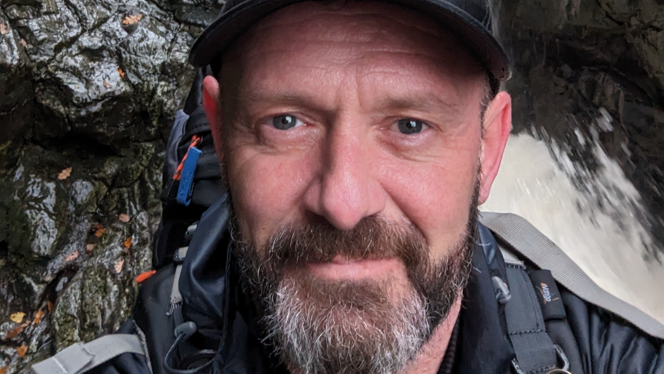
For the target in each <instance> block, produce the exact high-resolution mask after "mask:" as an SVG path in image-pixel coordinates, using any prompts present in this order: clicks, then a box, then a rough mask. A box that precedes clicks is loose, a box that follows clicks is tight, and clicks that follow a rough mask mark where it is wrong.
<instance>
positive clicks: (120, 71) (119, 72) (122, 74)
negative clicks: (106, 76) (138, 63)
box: [118, 68, 125, 79]
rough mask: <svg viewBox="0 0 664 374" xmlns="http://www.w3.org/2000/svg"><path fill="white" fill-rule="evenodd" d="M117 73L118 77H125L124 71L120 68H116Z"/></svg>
mask: <svg viewBox="0 0 664 374" xmlns="http://www.w3.org/2000/svg"><path fill="white" fill-rule="evenodd" d="M118 74H120V78H122V79H124V77H125V72H124V71H122V68H118Z"/></svg>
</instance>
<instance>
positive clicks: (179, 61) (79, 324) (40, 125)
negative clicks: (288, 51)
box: [0, 0, 220, 373]
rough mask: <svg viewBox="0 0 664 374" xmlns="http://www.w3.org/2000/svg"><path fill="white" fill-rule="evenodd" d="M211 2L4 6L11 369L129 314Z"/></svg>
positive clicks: (4, 338) (0, 205) (3, 347)
mask: <svg viewBox="0 0 664 374" xmlns="http://www.w3.org/2000/svg"><path fill="white" fill-rule="evenodd" d="M219 8H220V4H219V3H218V2H217V1H212V0H201V1H196V0H191V1H189V0H179V1H178V0H174V1H165V0H151V1H147V0H129V1H125V0H123V1H119V0H90V1H88V0H86V1H81V0H67V1H64V0H29V1H27V0H2V1H1V2H0V10H1V11H0V123H1V124H2V126H1V127H2V131H0V373H5V372H6V373H15V372H19V371H21V370H22V369H23V368H25V367H27V365H28V364H29V363H32V362H35V361H39V360H41V359H43V358H45V357H47V356H50V355H52V354H53V353H55V352H56V351H58V350H60V349H62V348H64V347H66V346H68V345H70V344H72V343H74V342H76V341H80V340H84V341H89V340H92V339H94V338H96V337H98V336H99V335H102V334H105V333H108V332H111V331H113V330H115V329H117V328H118V327H119V325H120V324H121V323H122V322H123V321H124V320H126V319H127V318H128V316H129V315H130V313H131V309H132V306H133V303H134V299H135V295H136V289H137V285H136V283H135V281H134V278H135V277H136V276H137V275H138V274H140V273H142V272H143V271H145V270H148V269H149V267H150V261H151V253H150V242H151V232H153V231H154V229H155V228H156V224H157V223H158V219H159V214H160V202H159V193H160V191H161V173H162V165H163V150H164V147H165V140H166V137H167V136H168V131H169V129H170V125H171V122H172V119H173V116H174V114H175V111H176V110H177V109H178V108H179V107H180V106H181V102H182V100H183V99H184V97H185V96H186V93H187V92H188V90H189V88H190V85H191V81H192V79H193V70H192V68H191V67H190V66H189V65H188V63H187V54H188V49H189V46H190V45H191V43H192V42H193V40H194V39H195V37H196V36H197V35H198V34H199V33H200V31H201V30H202V29H201V28H202V27H204V26H205V25H206V24H208V23H209V22H210V21H211V20H212V19H213V18H214V16H215V15H216V14H217V13H218V11H219Z"/></svg>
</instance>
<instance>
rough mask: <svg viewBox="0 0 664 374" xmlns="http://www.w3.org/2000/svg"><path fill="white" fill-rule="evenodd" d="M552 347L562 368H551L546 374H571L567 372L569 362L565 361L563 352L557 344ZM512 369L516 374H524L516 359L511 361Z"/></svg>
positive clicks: (565, 357)
mask: <svg viewBox="0 0 664 374" xmlns="http://www.w3.org/2000/svg"><path fill="white" fill-rule="evenodd" d="M553 346H554V347H555V348H556V356H558V360H559V361H560V363H561V364H562V368H553V369H551V370H549V371H547V372H546V374H572V373H571V372H569V371H568V370H569V360H568V359H567V356H565V352H563V350H562V348H560V346H559V345H558V344H554V345H553ZM512 368H514V372H515V373H516V374H526V373H525V372H524V371H523V370H521V367H520V366H519V362H518V361H517V360H516V358H514V359H512Z"/></svg>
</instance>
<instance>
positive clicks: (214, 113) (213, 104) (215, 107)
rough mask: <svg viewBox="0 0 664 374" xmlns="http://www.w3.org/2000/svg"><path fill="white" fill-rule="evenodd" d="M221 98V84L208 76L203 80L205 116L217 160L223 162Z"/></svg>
mask: <svg viewBox="0 0 664 374" xmlns="http://www.w3.org/2000/svg"><path fill="white" fill-rule="evenodd" d="M220 99H221V97H220V93H219V82H218V81H217V79H216V78H214V77H213V76H211V75H208V76H207V77H205V79H204V80H203V109H204V110H205V116H206V117H207V120H208V122H209V123H210V130H211V132H212V139H213V141H214V150H215V152H216V153H217V158H218V159H219V161H221V158H222V156H223V152H222V148H221V145H222V143H223V142H222V131H221V123H222V118H221V117H222V115H221V108H220V105H221V100H220Z"/></svg>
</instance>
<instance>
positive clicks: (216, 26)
mask: <svg viewBox="0 0 664 374" xmlns="http://www.w3.org/2000/svg"><path fill="white" fill-rule="evenodd" d="M302 1H303V0H227V2H226V4H225V5H224V8H223V9H222V11H221V13H220V15H219V18H217V19H216V20H215V21H214V22H213V23H212V24H211V25H210V26H208V28H207V29H205V31H203V34H201V36H199V37H198V39H197V40H196V42H195V43H194V46H193V47H192V48H191V53H190V54H189V62H190V63H191V64H192V65H194V66H195V67H204V66H206V65H209V64H210V63H211V62H212V60H213V59H214V58H215V57H217V55H218V54H219V53H221V52H222V51H223V50H224V49H225V48H227V47H228V46H229V45H230V44H231V43H233V41H235V39H237V38H238V37H239V36H240V35H241V34H242V33H244V32H245V31H246V30H247V29H249V27H251V26H252V25H253V24H254V23H256V22H258V21H259V20H260V19H262V18H263V17H265V16H267V15H268V14H270V13H272V12H274V11H276V10H277V9H279V8H283V7H286V6H288V5H291V4H295V3H298V2H302ZM386 1H387V2H391V3H397V4H401V5H404V6H407V7H409V8H413V9H415V10H418V11H421V12H422V13H424V14H426V15H428V16H430V17H431V18H434V19H436V20H438V21H440V22H441V23H442V24H443V25H444V26H446V27H447V28H448V29H450V30H451V31H452V32H453V33H454V34H455V35H457V36H458V37H459V38H461V39H462V40H463V41H464V42H465V43H466V45H467V46H468V48H469V49H470V50H471V51H472V52H473V53H474V54H475V56H476V57H477V58H478V59H479V60H480V61H481V62H482V63H483V64H484V66H485V68H486V69H487V70H488V71H489V72H490V73H491V74H493V77H494V78H495V79H498V80H506V79H508V78H509V75H510V60H509V58H508V57H507V54H506V53H505V50H504V49H503V47H502V46H501V45H500V43H499V42H498V40H497V39H496V38H495V37H494V35H493V33H492V31H491V28H492V21H493V15H492V12H491V1H492V0H386Z"/></svg>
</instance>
